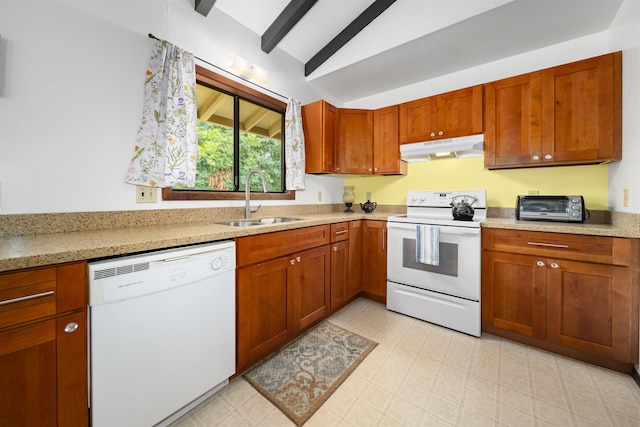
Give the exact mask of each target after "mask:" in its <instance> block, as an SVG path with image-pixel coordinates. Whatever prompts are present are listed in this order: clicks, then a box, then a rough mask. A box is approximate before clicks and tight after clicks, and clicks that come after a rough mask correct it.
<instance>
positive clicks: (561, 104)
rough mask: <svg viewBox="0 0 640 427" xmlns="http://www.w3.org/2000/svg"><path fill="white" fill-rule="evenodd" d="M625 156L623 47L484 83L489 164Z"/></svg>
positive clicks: (572, 162) (583, 161)
mask: <svg viewBox="0 0 640 427" xmlns="http://www.w3.org/2000/svg"><path fill="white" fill-rule="evenodd" d="M621 158H622V54H621V52H616V53H612V54H608V55H603V56H599V57H596V58H591V59H586V60H583V61H578V62H574V63H571V64H566V65H562V66H558V67H553V68H549V69H545V70H542V71H538V72H534V73H530V74H526V75H522V76H517V77H512V78H508V79H504V80H500V81H497V82H492V83H488V84H486V85H485V166H486V167H487V168H489V169H499V168H515V167H535V166H557V165H575V164H593V163H602V162H609V161H614V160H620V159H621Z"/></svg>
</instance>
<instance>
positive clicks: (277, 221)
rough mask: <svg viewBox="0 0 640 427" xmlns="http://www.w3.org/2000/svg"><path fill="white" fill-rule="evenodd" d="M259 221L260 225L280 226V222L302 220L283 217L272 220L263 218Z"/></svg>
mask: <svg viewBox="0 0 640 427" xmlns="http://www.w3.org/2000/svg"><path fill="white" fill-rule="evenodd" d="M257 221H260V224H278V223H280V222H293V221H300V218H287V217H283V216H276V217H271V218H262V219H259V220H257Z"/></svg>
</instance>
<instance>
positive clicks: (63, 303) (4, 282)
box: [0, 262, 86, 329]
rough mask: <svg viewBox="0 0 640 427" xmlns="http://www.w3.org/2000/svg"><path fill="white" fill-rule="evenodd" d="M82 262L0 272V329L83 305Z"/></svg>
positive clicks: (83, 266)
mask: <svg viewBox="0 0 640 427" xmlns="http://www.w3.org/2000/svg"><path fill="white" fill-rule="evenodd" d="M85 282H86V277H85V263H84V262H81V263H74V264H64V265H60V266H57V267H45V268H35V269H29V270H21V271H16V272H11V273H4V274H0V329H1V328H4V327H7V326H12V325H17V324H20V323H23V322H28V321H31V320H36V319H40V318H43V317H46V316H52V315H55V314H58V313H63V312H66V311H71V310H75V309H79V308H82V307H84V305H85V304H86V301H85Z"/></svg>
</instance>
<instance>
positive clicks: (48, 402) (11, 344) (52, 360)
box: [0, 262, 88, 427]
mask: <svg viewBox="0 0 640 427" xmlns="http://www.w3.org/2000/svg"><path fill="white" fill-rule="evenodd" d="M85 281H86V279H85V263H83V262H82V263H74V264H65V265H61V266H57V267H46V268H38V269H30V270H22V271H19V272H10V273H5V274H1V275H0V301H2V302H3V304H2V305H0V426H38V427H42V426H69V427H81V426H86V425H88V409H87V408H88V404H87V328H86V324H87V314H86V309H85V304H86V302H85ZM33 295H38V297H36V298H27V299H24V300H22V301H20V300H19V298H21V297H24V296H33ZM17 319H19V320H17ZM16 320H17V322H16Z"/></svg>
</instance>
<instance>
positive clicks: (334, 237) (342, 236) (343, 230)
mask: <svg viewBox="0 0 640 427" xmlns="http://www.w3.org/2000/svg"><path fill="white" fill-rule="evenodd" d="M343 240H349V223H348V222H338V223H336V224H331V243H334V242H341V241H343Z"/></svg>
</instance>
